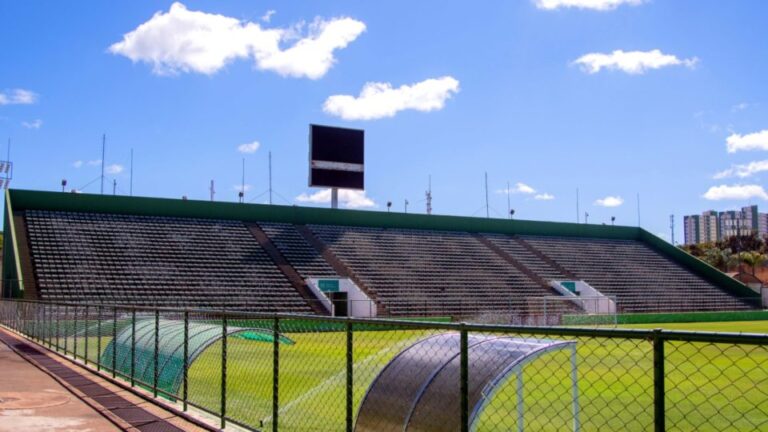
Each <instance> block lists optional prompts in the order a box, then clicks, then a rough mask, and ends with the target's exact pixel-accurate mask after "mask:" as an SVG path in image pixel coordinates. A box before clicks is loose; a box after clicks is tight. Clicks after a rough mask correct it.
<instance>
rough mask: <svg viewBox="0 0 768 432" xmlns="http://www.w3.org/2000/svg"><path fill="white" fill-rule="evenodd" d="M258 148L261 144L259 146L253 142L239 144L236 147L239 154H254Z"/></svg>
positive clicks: (256, 142)
mask: <svg viewBox="0 0 768 432" xmlns="http://www.w3.org/2000/svg"><path fill="white" fill-rule="evenodd" d="M260 146H261V144H259V142H258V141H254V142H252V143H248V144H240V145H239V146H237V151H239V152H240V153H256V150H258V149H259V147H260Z"/></svg>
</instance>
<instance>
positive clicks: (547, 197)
mask: <svg viewBox="0 0 768 432" xmlns="http://www.w3.org/2000/svg"><path fill="white" fill-rule="evenodd" d="M533 199H535V200H539V201H551V200H553V199H555V196H554V195H552V194H548V193H541V194H536V196H534V197H533Z"/></svg>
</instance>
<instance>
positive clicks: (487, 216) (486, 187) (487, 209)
mask: <svg viewBox="0 0 768 432" xmlns="http://www.w3.org/2000/svg"><path fill="white" fill-rule="evenodd" d="M490 217H491V209H490V207H489V206H488V171H486V172H485V218H486V219H488V218H490Z"/></svg>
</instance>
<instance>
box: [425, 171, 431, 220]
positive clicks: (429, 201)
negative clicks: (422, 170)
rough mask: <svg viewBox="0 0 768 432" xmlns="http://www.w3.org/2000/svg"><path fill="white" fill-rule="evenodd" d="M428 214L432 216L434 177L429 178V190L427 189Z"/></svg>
mask: <svg viewBox="0 0 768 432" xmlns="http://www.w3.org/2000/svg"><path fill="white" fill-rule="evenodd" d="M426 195H427V214H428V215H431V214H432V175H430V176H429V188H428V189H427V194H426Z"/></svg>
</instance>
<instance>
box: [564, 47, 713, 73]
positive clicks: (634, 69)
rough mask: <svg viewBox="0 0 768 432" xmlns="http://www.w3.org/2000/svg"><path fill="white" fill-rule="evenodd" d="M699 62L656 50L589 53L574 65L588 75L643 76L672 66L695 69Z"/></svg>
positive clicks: (575, 61)
mask: <svg viewBox="0 0 768 432" xmlns="http://www.w3.org/2000/svg"><path fill="white" fill-rule="evenodd" d="M698 61H699V60H698V59H697V58H696V57H693V58H689V59H680V58H678V57H676V56H674V55H671V54H664V53H662V52H661V50H658V49H655V50H651V51H623V50H616V51H613V52H611V53H589V54H585V55H583V56H581V57H579V58H578V59H576V60H574V61H573V64H574V65H576V66H579V68H580V69H581V70H582V71H584V72H586V73H588V74H596V73H598V72H600V71H602V70H615V71H621V72H625V73H627V74H630V75H641V74H644V73H646V72H647V71H649V70H653V69H661V68H664V67H670V66H685V67H688V68H693V67H694V66H696V63H698Z"/></svg>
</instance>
